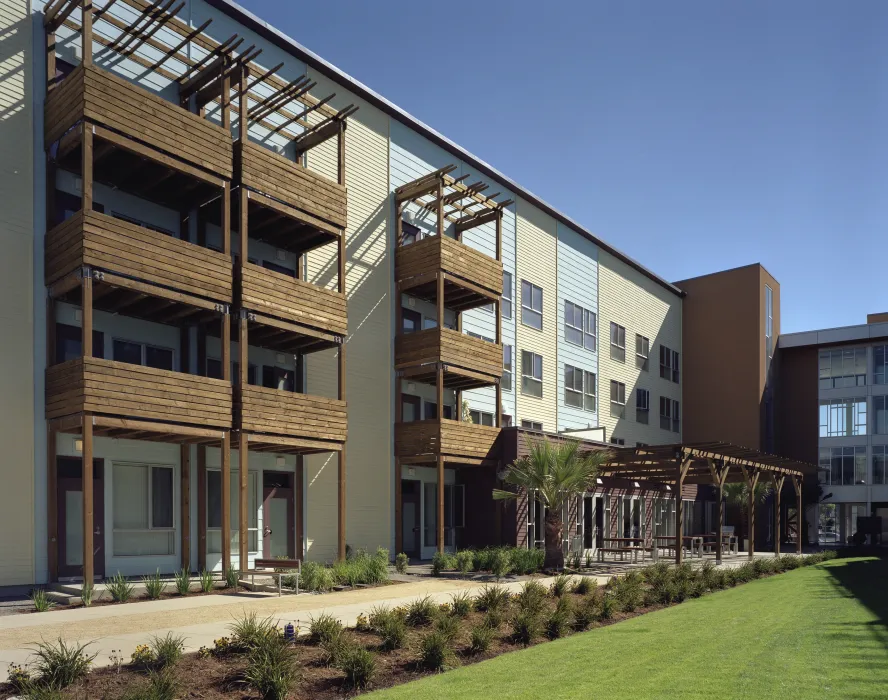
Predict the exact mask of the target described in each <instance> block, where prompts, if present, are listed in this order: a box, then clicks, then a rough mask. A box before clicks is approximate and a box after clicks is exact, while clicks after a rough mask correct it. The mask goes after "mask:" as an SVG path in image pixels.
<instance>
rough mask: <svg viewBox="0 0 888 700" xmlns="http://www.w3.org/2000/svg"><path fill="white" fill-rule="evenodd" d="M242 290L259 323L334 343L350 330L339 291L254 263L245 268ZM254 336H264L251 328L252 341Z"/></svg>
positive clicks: (245, 306)
mask: <svg viewBox="0 0 888 700" xmlns="http://www.w3.org/2000/svg"><path fill="white" fill-rule="evenodd" d="M241 290H242V291H241V304H242V306H243V308H245V309H247V310H248V311H250V312H251V315H252V317H253V319H254V320H255V321H256V322H258V323H259V324H264V325H267V326H274V327H277V328H278V329H280V330H291V331H293V332H295V333H298V334H304V335H309V336H311V337H316V338H318V339H319V340H320V339H322V338H327V339H328V340H330V341H332V342H334V343H335V342H338V340H339V339H341V337H342V336H344V335H345V334H346V331H347V329H348V313H347V309H346V307H347V304H346V298H345V295H344V294H340V293H339V292H334V291H332V290H330V289H325V288H323V287H319V286H317V285H314V284H309V283H308V282H303V281H302V280H298V279H295V278H294V277H290V276H288V275H284V274H281V273H280V272H275V271H274V270H268V269H266V268H264V267H260V266H259V265H254V264H252V263H245V264H244V266H243V280H242V285H241ZM281 321H283V324H282V323H281ZM319 334H320V335H319ZM333 336H336V337H337V338H334V337H333ZM254 337H255V338H256V339H257V340H258V338H259V337H260V336H254V335H253V333H252V329H251V342H252V338H254Z"/></svg>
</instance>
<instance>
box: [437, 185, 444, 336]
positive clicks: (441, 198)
mask: <svg viewBox="0 0 888 700" xmlns="http://www.w3.org/2000/svg"><path fill="white" fill-rule="evenodd" d="M437 202H438V222H437V227H438V235H439V236H443V235H444V176H443V175H440V176H439V177H438V195H437ZM438 323H440V321H438Z"/></svg>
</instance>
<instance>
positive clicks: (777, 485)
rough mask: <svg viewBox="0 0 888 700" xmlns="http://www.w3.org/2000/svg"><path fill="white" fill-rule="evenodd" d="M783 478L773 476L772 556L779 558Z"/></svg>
mask: <svg viewBox="0 0 888 700" xmlns="http://www.w3.org/2000/svg"><path fill="white" fill-rule="evenodd" d="M785 479H786V477H785V476H779V477H778V476H777V475H776V474H775V475H774V556H775V557H779V556H780V492H781V491H783V482H784V480H785Z"/></svg>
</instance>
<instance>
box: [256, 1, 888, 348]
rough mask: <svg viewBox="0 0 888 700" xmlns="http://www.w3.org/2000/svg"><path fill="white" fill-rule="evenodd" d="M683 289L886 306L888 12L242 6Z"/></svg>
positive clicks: (795, 308) (828, 314)
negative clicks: (752, 287) (710, 284)
mask: <svg viewBox="0 0 888 700" xmlns="http://www.w3.org/2000/svg"><path fill="white" fill-rule="evenodd" d="M241 3H242V4H243V6H244V7H246V8H247V9H249V10H251V11H253V12H254V13H255V14H257V15H258V16H260V17H262V18H263V19H264V20H266V21H268V22H270V23H271V24H272V25H274V26H275V27H277V28H279V29H280V30H282V31H284V32H285V33H287V34H289V35H290V36H292V37H293V38H294V39H296V40H297V41H299V42H300V43H301V44H303V45H304V46H306V47H308V48H309V49H311V50H313V51H315V52H316V53H318V54H320V55H321V56H323V57H324V58H325V59H327V60H328V61H330V62H331V63H333V64H335V65H336V66H338V67H339V68H340V69H342V70H344V71H345V72H347V73H349V74H351V75H352V76H353V77H355V78H357V79H358V80H360V81H361V82H363V83H365V84H366V85H368V86H369V87H371V88H372V89H374V90H376V91H377V92H379V93H380V94H382V95H384V96H385V97H386V98H388V99H389V100H391V101H392V102H394V103H396V104H398V105H399V106H400V107H402V108H403V109H405V110H407V111H408V112H410V113H411V114H413V115H414V116H415V117H417V118H418V119H421V120H422V121H424V122H426V123H427V124H429V125H430V126H432V127H434V128H435V129H437V130H438V131H440V132H442V133H443V134H444V135H445V136H447V137H449V138H450V139H452V140H454V141H456V142H457V143H459V144H460V145H462V146H463V147H465V148H467V149H468V150H470V151H471V152H473V153H475V154H476V155H477V156H479V157H480V158H483V159H484V160H486V161H487V162H489V163H490V164H491V165H493V166H494V167H496V168H497V169H499V170H500V171H502V172H504V173H506V174H507V175H509V176H510V177H511V178H512V179H514V180H516V181H517V182H520V183H521V184H522V185H523V186H525V187H526V188H528V189H530V190H531V191H532V192H534V193H535V194H537V195H538V196H540V197H542V198H543V199H545V200H546V201H548V202H549V203H551V204H552V205H553V206H555V207H557V208H558V209H560V210H562V211H564V212H565V213H567V214H568V215H570V216H571V217H573V218H574V219H576V220H577V221H579V222H581V223H582V224H584V225H585V226H586V228H588V229H589V230H591V231H593V232H595V233H596V235H598V236H600V237H601V238H603V239H604V240H606V241H608V242H609V243H611V244H612V245H614V246H616V247H618V248H620V249H621V250H623V251H625V252H626V253H627V254H629V255H631V256H632V257H634V258H636V259H637V260H639V261H640V262H641V263H642V264H644V265H646V266H648V267H650V268H651V269H653V270H654V271H655V272H657V273H658V274H660V275H661V276H663V277H665V278H667V279H669V280H680V279H684V278H687V277H692V276H695V275H700V274H705V273H707V272H713V271H716V270H720V269H725V268H730V267H737V266H740V265H745V264H748V263H752V262H761V263H762V264H764V265H765V267H767V268H768V270H770V271H771V273H772V274H773V275H774V276H775V277H777V279H778V280H779V281H780V283H781V290H782V310H783V318H782V324H783V328H782V331H783V332H793V331H798V330H806V329H811V328H822V327H831V326H841V325H852V324H857V323H862V322H864V321H865V315H866V314H867V313H868V312H878V311H888V282H886V280H885V271H886V264H888V234H886V221H888V50H886V48H885V47H886V45H888V3H886V2H881V1H880V0H855V1H854V2H844V3H843V2H834V1H831V2H820V1H816V0H779V1H778V2H774V1H772V0H744V1H743V2H739V1H736V2H728V1H727V0H725V1H717V2H712V0H699V1H697V2H684V1H677V0H671V1H670V2H659V1H658V0H648V1H647V2H634V1H627V0H616V1H613V2H603V1H592V2H576V3H574V2H557V1H553V2H548V3H540V2H526V1H525V0H499V1H493V0H492V1H489V2H478V3H463V4H460V3H456V4H454V3H450V4H446V3H445V4H441V3H422V2H416V1H415V0H412V1H404V0H385V1H376V0H351V1H344V0H341V1H337V0H325V1H324V2H315V3H305V2H298V3H297V2H292V0H241Z"/></svg>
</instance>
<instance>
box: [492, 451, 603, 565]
mask: <svg viewBox="0 0 888 700" xmlns="http://www.w3.org/2000/svg"><path fill="white" fill-rule="evenodd" d="M526 444H527V451H528V454H527V456H525V457H520V458H518V459H516V460H515V461H514V462H512V464H510V465H509V466H508V467H507V471H506V474H505V476H504V477H503V482H504V483H506V484H510V485H512V486H516V487H517V489H516V490H514V491H504V490H502V489H494V491H493V498H494V500H506V499H516V498H518V496H519V494H521V493H522V492H524V493H528V494H533V498H534V499H536V500H537V501H538V502H539V503H540V505H541V506H542V507H543V509H544V511H543V512H544V513H545V514H546V516H545V519H546V529H545V540H546V558H545V562H544V564H543V566H544V567H545V568H547V569H562V568H564V552H563V551H562V548H561V541H562V539H561V538H562V532H563V530H564V523H563V522H562V520H561V513H562V512H563V509H564V506H565V505H566V504H567V503H569V502H570V501H571V500H574V499H576V498H577V497H578V496H581V495H582V494H584V493H586V491H588V490H590V489H592V488H594V487H595V477H596V476H597V475H598V470H599V468H600V467H601V465H603V464H605V463H606V462H608V461H610V460H611V459H612V457H613V454H612V453H611V452H610V451H609V450H598V451H595V452H589V451H587V450H586V451H583V450H581V449H580V443H579V442H578V441H577V440H559V441H558V442H555V443H552V442H550V441H549V440H548V438H543V439H541V440H531V439H529V438H528V440H527V443H526Z"/></svg>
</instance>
